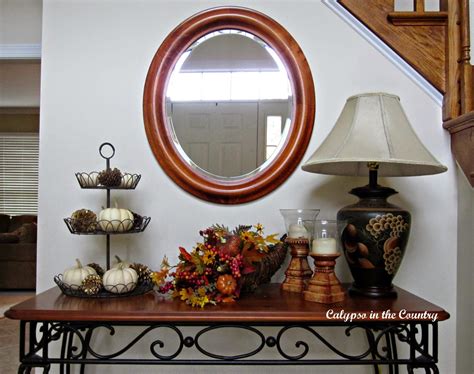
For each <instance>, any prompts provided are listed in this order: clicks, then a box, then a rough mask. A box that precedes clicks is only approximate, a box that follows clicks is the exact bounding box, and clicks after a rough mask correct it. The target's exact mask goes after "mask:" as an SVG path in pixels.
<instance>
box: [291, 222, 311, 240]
mask: <svg viewBox="0 0 474 374" xmlns="http://www.w3.org/2000/svg"><path fill="white" fill-rule="evenodd" d="M288 237H289V238H305V239H307V238H308V230H306V227H304V226H303V225H298V224H297V223H293V224H292V225H290V228H289V230H288Z"/></svg>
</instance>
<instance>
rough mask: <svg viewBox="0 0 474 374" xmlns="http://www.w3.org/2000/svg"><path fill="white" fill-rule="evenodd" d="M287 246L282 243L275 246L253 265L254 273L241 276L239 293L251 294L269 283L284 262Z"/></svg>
mask: <svg viewBox="0 0 474 374" xmlns="http://www.w3.org/2000/svg"><path fill="white" fill-rule="evenodd" d="M287 252H288V245H287V244H286V243H284V242H282V243H279V244H277V245H275V246H274V247H273V248H272V249H271V251H270V252H269V253H268V255H267V256H266V257H265V258H264V259H263V260H262V261H260V262H258V263H256V264H254V266H255V268H256V269H255V271H254V272H252V273H250V274H246V275H244V276H242V289H241V291H240V292H241V293H252V292H254V291H255V290H256V289H257V288H258V286H259V285H261V284H264V283H269V282H270V279H271V278H272V276H273V275H274V274H275V273H276V272H277V271H278V269H279V268H280V267H281V265H282V264H283V261H285V258H286V253H287Z"/></svg>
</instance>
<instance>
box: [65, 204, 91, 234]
mask: <svg viewBox="0 0 474 374" xmlns="http://www.w3.org/2000/svg"><path fill="white" fill-rule="evenodd" d="M71 226H72V228H73V229H74V230H76V231H77V232H93V231H95V230H96V227H97V216H96V214H95V213H94V212H93V211H92V210H89V209H79V210H76V211H75V212H73V213H72V215H71Z"/></svg>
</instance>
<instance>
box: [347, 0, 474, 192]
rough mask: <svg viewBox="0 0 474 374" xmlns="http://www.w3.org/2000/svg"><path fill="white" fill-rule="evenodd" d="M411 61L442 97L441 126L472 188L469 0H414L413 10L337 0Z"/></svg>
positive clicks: (384, 0) (373, 0)
mask: <svg viewBox="0 0 474 374" xmlns="http://www.w3.org/2000/svg"><path fill="white" fill-rule="evenodd" d="M338 3H339V4H340V5H342V6H343V7H344V8H346V9H347V10H348V11H349V12H350V13H351V14H352V15H354V16H355V17H356V18H357V19H358V20H359V21H361V22H362V23H363V24H364V25H365V26H366V27H367V28H369V29H370V30H371V31H372V32H373V33H375V34H376V35H377V36H378V37H379V38H380V39H381V40H383V41H384V42H385V43H386V44H387V45H388V46H390V48H392V49H393V50H394V51H395V52H396V53H397V54H399V55H400V56H401V57H402V58H403V59H404V60H405V61H406V62H407V63H408V64H410V65H411V66H412V67H413V68H414V69H415V70H416V71H418V72H419V73H420V74H421V75H422V76H423V77H425V78H426V80H428V81H429V82H430V83H431V84H432V85H433V86H434V87H435V88H436V89H437V90H438V91H439V92H441V93H442V94H443V95H444V98H443V118H442V121H443V127H444V128H445V129H446V130H447V131H449V133H450V134H451V150H452V152H453V154H454V157H455V158H456V161H457V162H458V164H459V166H460V167H461V169H462V170H463V172H464V173H465V175H466V176H467V178H468V180H469V182H470V183H471V186H472V187H474V103H473V90H474V82H473V74H472V69H473V68H472V65H471V64H470V40H469V0H440V1H439V10H438V11H426V10H425V1H424V0H413V11H395V4H394V0H365V1H360V0H338Z"/></svg>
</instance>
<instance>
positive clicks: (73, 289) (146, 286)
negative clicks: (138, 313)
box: [54, 274, 154, 299]
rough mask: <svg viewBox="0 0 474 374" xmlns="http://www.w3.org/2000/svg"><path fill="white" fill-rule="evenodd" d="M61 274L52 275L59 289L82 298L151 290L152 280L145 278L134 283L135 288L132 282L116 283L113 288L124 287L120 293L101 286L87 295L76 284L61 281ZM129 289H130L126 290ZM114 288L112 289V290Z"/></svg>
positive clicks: (107, 297) (101, 297)
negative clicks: (97, 290) (95, 291)
mask: <svg viewBox="0 0 474 374" xmlns="http://www.w3.org/2000/svg"><path fill="white" fill-rule="evenodd" d="M62 279H63V275H62V274H58V275H56V276H55V277H54V282H55V283H56V284H57V286H58V287H59V289H60V290H61V292H62V293H63V294H64V295H67V296H73V297H82V298H89V299H112V298H119V297H130V296H138V295H143V294H145V293H147V292H150V291H151V290H153V286H154V285H153V282H152V281H151V280H146V281H143V282H140V283H138V284H137V285H136V287H135V288H133V286H134V285H135V284H134V283H129V284H127V285H124V284H117V285H115V286H113V287H115V290H120V289H121V288H123V287H125V291H122V292H121V293H116V292H111V291H107V290H106V289H104V288H102V289H101V290H100V291H99V293H97V294H95V295H88V294H86V293H85V292H84V291H82V290H81V289H80V287H78V286H71V285H69V284H66V283H64V282H63V280H62ZM128 289H130V290H128ZM113 290H114V289H112V291H113Z"/></svg>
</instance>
